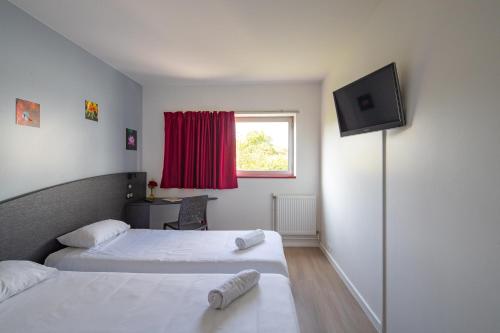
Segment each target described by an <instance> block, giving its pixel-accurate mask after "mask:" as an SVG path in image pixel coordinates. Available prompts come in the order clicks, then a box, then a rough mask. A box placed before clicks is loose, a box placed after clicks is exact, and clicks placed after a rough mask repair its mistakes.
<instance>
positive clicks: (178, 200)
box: [162, 197, 182, 202]
mask: <svg viewBox="0 0 500 333" xmlns="http://www.w3.org/2000/svg"><path fill="white" fill-rule="evenodd" d="M162 200H163V201H166V202H181V201H182V198H177V197H169V198H163V199H162Z"/></svg>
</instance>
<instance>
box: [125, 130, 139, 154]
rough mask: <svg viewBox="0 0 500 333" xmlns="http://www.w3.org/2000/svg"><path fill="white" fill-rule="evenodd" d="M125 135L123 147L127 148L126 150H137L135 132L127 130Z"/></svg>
mask: <svg viewBox="0 0 500 333" xmlns="http://www.w3.org/2000/svg"><path fill="white" fill-rule="evenodd" d="M125 134H126V137H125V138H126V143H125V147H126V148H127V150H137V131H136V130H133V129H130V128H127V129H126V131H125Z"/></svg>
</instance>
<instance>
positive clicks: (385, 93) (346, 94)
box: [333, 63, 406, 136]
mask: <svg viewBox="0 0 500 333" xmlns="http://www.w3.org/2000/svg"><path fill="white" fill-rule="evenodd" d="M333 99H334V101H335V108H336V110H337V116H338V122H339V127H340V136H347V135H353V134H360V133H366V132H373V131H379V130H383V129H388V128H394V127H400V126H404V125H405V124H406V122H405V117H404V110H403V105H402V103H401V94H400V90H399V82H398V74H397V71H396V64H395V63H392V64H389V65H387V66H385V67H383V68H381V69H379V70H377V71H375V72H373V73H371V74H368V75H367V76H365V77H363V78H361V79H359V80H357V81H354V82H353V83H351V84H349V85H347V86H345V87H343V88H340V89H338V90H336V91H334V92H333Z"/></svg>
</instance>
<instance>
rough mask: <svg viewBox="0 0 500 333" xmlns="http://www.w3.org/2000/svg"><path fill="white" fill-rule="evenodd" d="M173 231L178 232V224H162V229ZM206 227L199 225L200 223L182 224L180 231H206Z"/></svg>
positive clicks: (176, 222)
mask: <svg viewBox="0 0 500 333" xmlns="http://www.w3.org/2000/svg"><path fill="white" fill-rule="evenodd" d="M167 228H170V229H174V230H179V222H178V221H175V222H167V223H163V229H167ZM206 228H207V225H206V224H201V223H190V224H183V225H182V230H206Z"/></svg>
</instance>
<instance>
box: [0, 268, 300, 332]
mask: <svg viewBox="0 0 500 333" xmlns="http://www.w3.org/2000/svg"><path fill="white" fill-rule="evenodd" d="M228 277H229V276H228V275H224V274H198V275H194V274H134V273H92V272H59V273H58V274H57V275H56V277H54V278H52V279H49V280H46V281H44V282H42V283H40V284H38V285H36V286H34V287H32V288H30V289H28V290H26V291H24V292H22V293H20V294H18V295H15V296H13V297H11V298H9V299H7V300H6V301H4V302H2V303H0V323H1V327H0V331H1V332H2V333H11V332H12V333H14V332H16V333H19V332H33V333H39V332H40V333H41V332H44V333H45V332H46V333H49V332H50V333H68V332H72V333H80V332H103V333H104V332H106V333H131V332H141V333H142V332H148V333H156V332H158V333H159V332H162V333H167V332H169V333H188V332H189V333H196V332H203V333H210V332H217V333H223V332H231V333H234V332H239V333H256V332H259V333H265V332H266V333H267V332H269V333H275V332H290V333H293V332H299V328H298V324H297V316H296V312H295V305H294V302H293V297H292V294H291V290H290V285H289V281H288V279H287V278H285V277H284V276H282V275H278V274H263V275H262V276H261V280H260V282H259V284H258V285H257V286H256V287H255V288H253V289H252V290H251V291H249V292H248V293H247V294H245V295H243V296H242V297H240V298H239V299H237V300H236V301H235V302H234V303H232V304H231V305H230V306H229V307H228V308H226V309H225V310H222V311H221V310H214V309H210V308H209V307H208V302H207V294H208V292H209V290H210V289H212V288H213V287H214V286H217V285H219V284H220V283H222V282H223V281H224V280H225V279H227V278H228Z"/></svg>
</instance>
